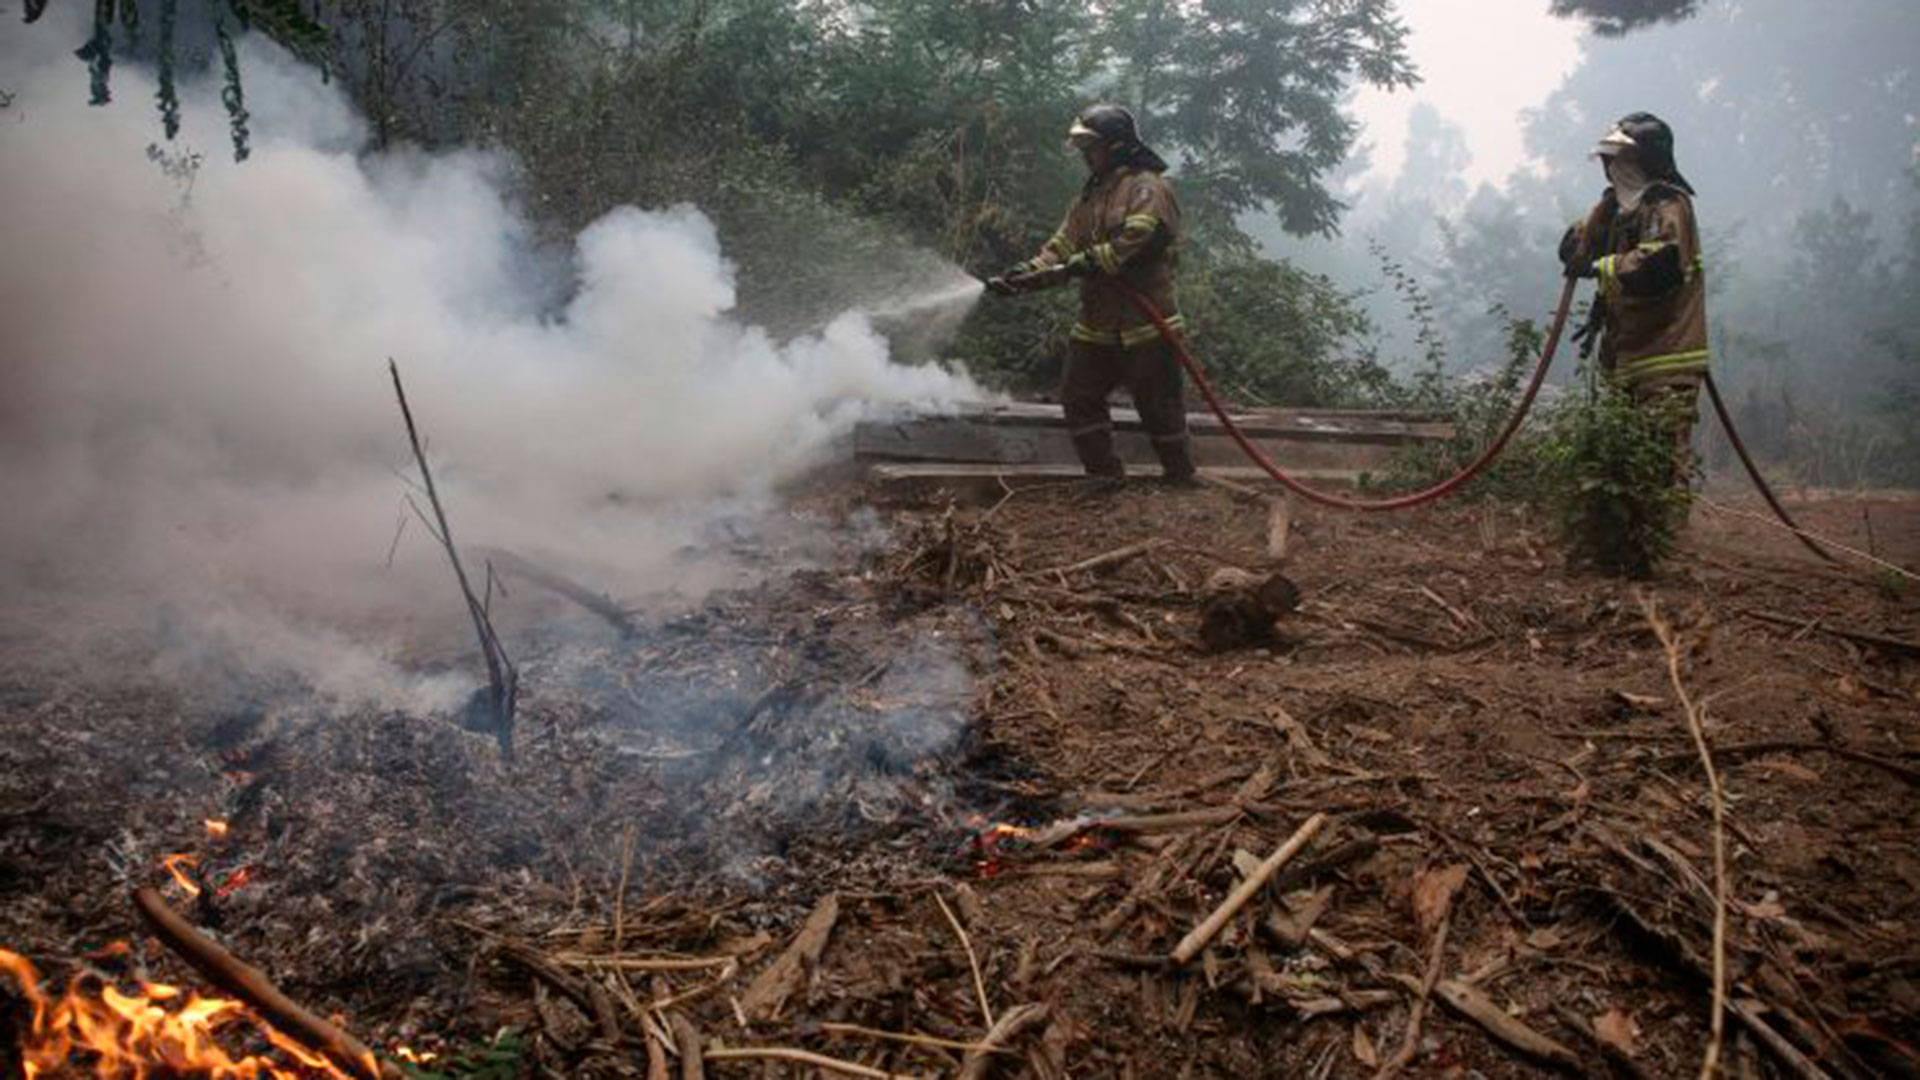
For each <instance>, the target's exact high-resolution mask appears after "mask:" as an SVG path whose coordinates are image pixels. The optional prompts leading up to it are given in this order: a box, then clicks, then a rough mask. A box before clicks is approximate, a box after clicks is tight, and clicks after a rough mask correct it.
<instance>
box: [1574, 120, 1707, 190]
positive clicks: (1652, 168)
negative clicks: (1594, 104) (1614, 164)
mask: <svg viewBox="0 0 1920 1080" xmlns="http://www.w3.org/2000/svg"><path fill="white" fill-rule="evenodd" d="M1628 149H1631V150H1632V151H1633V152H1634V155H1635V157H1637V158H1638V159H1639V162H1640V167H1641V168H1642V169H1645V170H1646V172H1647V175H1648V176H1651V177H1653V178H1654V179H1656V180H1665V181H1666V182H1668V183H1670V184H1673V185H1675V186H1677V187H1679V188H1680V189H1681V190H1682V191H1685V192H1686V193H1687V194H1689V195H1691V194H1693V185H1692V184H1689V183H1687V178H1686V177H1684V176H1681V175H1680V167H1679V165H1677V164H1676V163H1675V162H1674V159H1673V129H1672V128H1670V127H1668V126H1667V122H1666V121H1665V120H1662V119H1660V118H1659V117H1657V116H1655V115H1653V114H1652V113H1649V112H1637V113H1628V114H1627V115H1625V116H1623V117H1621V118H1620V119H1619V120H1617V121H1615V122H1614V125H1613V129H1612V130H1611V131H1608V132H1607V134H1606V136H1605V137H1604V138H1602V139H1601V140H1600V145H1599V147H1597V148H1596V149H1595V151H1594V152H1595V153H1597V154H1599V155H1600V156H1601V157H1611V156H1612V155H1614V154H1618V153H1620V152H1621V151H1622V150H1628Z"/></svg>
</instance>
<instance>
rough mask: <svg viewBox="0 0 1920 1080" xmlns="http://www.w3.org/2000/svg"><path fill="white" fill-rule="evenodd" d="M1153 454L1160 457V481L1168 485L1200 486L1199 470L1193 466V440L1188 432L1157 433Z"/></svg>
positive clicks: (1179, 486) (1177, 486) (1154, 438)
mask: <svg viewBox="0 0 1920 1080" xmlns="http://www.w3.org/2000/svg"><path fill="white" fill-rule="evenodd" d="M1153 454H1154V456H1155V457H1157V458H1159V459H1160V482H1161V483H1162V484H1165V485H1166V486H1168V487H1175V488H1195V487H1199V486H1200V476H1199V471H1198V470H1197V469H1195V468H1194V466H1193V442H1192V441H1191V440H1190V439H1188V438H1187V434H1186V432H1184V431H1183V432H1181V433H1180V434H1178V435H1155V436H1154V437H1153Z"/></svg>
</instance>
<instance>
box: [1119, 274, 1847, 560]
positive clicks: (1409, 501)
mask: <svg viewBox="0 0 1920 1080" xmlns="http://www.w3.org/2000/svg"><path fill="white" fill-rule="evenodd" d="M1118 284H1119V286H1120V288H1121V290H1122V291H1123V292H1124V293H1125V294H1126V297H1127V299H1128V300H1130V301H1132V302H1133V306H1134V307H1135V308H1137V309H1139V311H1140V314H1142V315H1145V316H1146V317H1147V319H1148V321H1150V322H1152V323H1153V326H1154V329H1156V330H1158V331H1160V336H1161V337H1162V338H1165V339H1166V341H1167V344H1169V345H1172V346H1173V353H1174V355H1175V356H1176V357H1178V358H1179V360H1180V366H1181V367H1184V368H1186V369H1187V374H1188V375H1190V376H1192V377H1193V382H1194V385H1195V386H1198V387H1199V388H1200V395H1201V396H1202V397H1204V398H1206V399H1207V405H1208V407H1210V408H1212V409H1213V414H1214V415H1215V416H1217V417H1219V418H1220V425H1221V426H1222V427H1224V428H1226V430H1227V434H1228V435H1230V436H1232V437H1233V441H1234V442H1236V443H1238V444H1239V446H1240V449H1241V450H1242V451H1243V452H1244V453H1245V454H1246V455H1247V457H1248V459H1249V460H1251V461H1252V462H1253V463H1254V464H1255V465H1258V466H1260V468H1261V469H1262V470H1264V471H1265V472H1266V474H1267V475H1268V476H1271V477H1273V478H1274V480H1276V481H1278V482H1279V483H1280V485H1281V486H1282V487H1284V488H1286V489H1287V490H1288V491H1291V492H1293V493H1294V494H1295V495H1298V496H1300V497H1301V498H1303V499H1306V500H1307V501H1308V502H1316V503H1319V504H1320V505H1322V506H1332V507H1336V508H1338V509H1341V510H1371V511H1381V510H1406V509H1408V508H1410V507H1415V506H1420V505H1422V504H1424V503H1430V502H1433V501H1434V500H1436V499H1441V498H1445V497H1446V496H1448V495H1451V494H1452V493H1453V492H1455V491H1458V490H1459V489H1460V488H1461V487H1463V486H1464V485H1466V484H1467V483H1469V482H1470V481H1472V480H1473V478H1474V477H1476V476H1479V475H1480V474H1481V473H1483V472H1485V471H1486V470H1487V467H1488V466H1490V465H1492V464H1493V462H1494V459H1496V458H1498V457H1499V456H1500V452H1501V451H1502V450H1504V449H1506V447H1507V443H1508V442H1509V441H1510V440H1511V439H1512V438H1513V436H1514V433H1515V432H1517V431H1519V430H1520V425H1521V424H1522V423H1523V422H1525V420H1526V418H1527V411H1528V410H1529V409H1531V408H1532V407H1533V399H1534V398H1535V397H1537V396H1539V393H1540V387H1541V386H1542V385H1543V384H1545V383H1546V381H1547V370H1548V369H1549V368H1551V367H1552V366H1553V354H1554V352H1555V351H1556V350H1557V349H1558V348H1559V346H1560V332H1561V331H1562V330H1564V329H1566V325H1567V312H1568V310H1569V309H1571V308H1572V306H1573V292H1574V287H1575V286H1576V285H1577V284H1578V282H1577V281H1576V280H1575V279H1573V278H1568V279H1567V280H1566V284H1565V285H1564V286H1563V287H1562V288H1561V290H1560V303H1559V306H1557V307H1556V308H1555V309H1554V312H1553V324H1552V325H1551V326H1550V327H1549V328H1548V329H1547V340H1546V344H1545V347H1544V348H1542V349H1541V350H1540V362H1539V364H1537V365H1535V367H1534V369H1533V378H1532V380H1531V381H1529V382H1528V383H1527V392H1526V393H1525V394H1522V395H1521V396H1520V404H1519V405H1517V406H1515V407H1514V410H1513V414H1512V415H1511V416H1509V417H1507V423H1506V426H1505V427H1502V428H1501V429H1500V434H1498V435H1496V436H1494V439H1493V441H1492V442H1490V443H1488V444H1487V446H1486V448H1485V449H1483V450H1481V451H1480V456H1478V457H1476V458H1474V459H1473V461H1472V462H1470V463H1468V465H1467V467H1466V468H1464V469H1461V470H1460V471H1459V472H1458V473H1455V474H1454V475H1453V476H1451V477H1448V478H1447V479H1445V480H1443V481H1441V482H1440V483H1438V484H1435V485H1433V486H1432V487H1430V488H1426V489H1424V490H1421V491H1415V492H1411V493H1409V494H1406V495H1395V496H1392V497H1390V498H1385V499H1349V498H1347V497H1346V496H1343V495H1332V494H1329V493H1327V492H1324V491H1316V490H1315V489H1313V488H1310V487H1308V486H1307V485H1305V484H1303V483H1301V482H1300V481H1298V480H1296V479H1294V478H1293V477H1291V476H1289V475H1287V471H1286V470H1285V469H1282V468H1281V467H1280V466H1279V464H1278V463H1277V462H1275V461H1274V460H1273V459H1272V458H1270V457H1268V456H1267V454H1266V451H1264V450H1262V449H1260V447H1258V446H1257V445H1255V444H1254V442H1253V440H1251V439H1249V438H1247V436H1246V433H1245V432H1242V431H1241V430H1240V425H1239V424H1236V423H1235V422H1234V420H1233V417H1232V416H1231V415H1229V414H1228V412H1227V406H1226V404H1225V403H1224V402H1222V401H1221V400H1220V395H1219V394H1218V393H1216V392H1215V391H1214V389H1213V383H1212V382H1211V381H1210V380H1208V378H1207V373H1206V372H1205V371H1203V370H1201V368H1200V362H1199V361H1197V360H1195V359H1194V358H1193V354H1192V353H1191V352H1188V351H1187V344H1186V341H1185V340H1184V339H1182V338H1181V336H1180V331H1178V330H1176V329H1174V328H1173V327H1172V326H1171V325H1169V324H1168V322H1167V320H1166V318H1165V317H1164V316H1162V315H1161V314H1160V312H1159V311H1158V310H1157V309H1156V308H1155V307H1154V306H1153V301H1151V300H1148V299H1147V298H1146V297H1145V296H1144V295H1142V294H1141V292H1140V290H1138V289H1136V288H1134V287H1133V286H1132V285H1130V284H1128V283H1127V282H1126V281H1124V280H1122V281H1118ZM1706 384H1707V394H1708V396H1709V397H1710V398H1711V399H1712V401H1713V411H1714V413H1715V414H1716V415H1718V416H1719V418H1720V426H1721V427H1722V428H1723V429H1724V430H1725V431H1726V433H1727V441H1728V442H1729V443H1731V444H1732V445H1733V450H1734V453H1736V454H1738V455H1739V457H1740V464H1742V465H1744V466H1746V469H1747V476H1748V477H1750V478H1751V479H1752V480H1753V486H1754V487H1756V488H1758V489H1759V491H1760V494H1761V496H1762V497H1764V498H1765V499H1766V501H1767V505H1768V506H1769V507H1771V508H1772V509H1773V512H1774V514H1775V515H1776V516H1778V517H1779V518H1780V520H1781V522H1782V523H1784V524H1785V525H1786V526H1787V528H1789V529H1791V530H1792V531H1793V535H1794V536H1795V537H1797V538H1798V539H1799V540H1800V542H1801V543H1802V544H1805V545H1806V546H1807V549H1808V550H1810V551H1812V552H1813V553H1814V554H1815V555H1818V556H1820V557H1821V558H1822V559H1825V560H1827V561H1828V562H1830V563H1837V562H1839V560H1838V559H1836V558H1835V557H1834V556H1833V554H1832V553H1831V552H1829V551H1827V549H1826V548H1824V547H1822V546H1821V545H1820V544H1819V543H1818V542H1817V541H1815V540H1814V539H1813V537H1812V536H1810V535H1809V534H1808V533H1807V531H1806V530H1804V529H1802V528H1801V527H1800V525H1799V524H1798V523H1797V522H1795V521H1794V520H1793V516H1792V515H1790V514H1788V513H1787V508H1786V507H1784V506H1782V505H1780V500H1779V499H1777V498H1775V497H1774V494H1773V489H1772V488H1771V487H1769V486H1768V485H1767V481H1766V479H1765V477H1763V476H1762V475H1761V473H1760V469H1759V467H1758V466H1757V465H1755V464H1754V462H1753V458H1752V457H1751V456H1750V455H1748V453H1747V448H1746V445H1745V444H1744V443H1743V442H1742V441H1741V439H1740V433H1739V431H1737V430H1736V429H1735V428H1734V426H1733V417H1732V415H1731V414H1729V413H1728V411H1727V406H1726V403H1725V402H1723V401H1722V400H1721V399H1720V388H1719V387H1718V386H1715V385H1714V382H1713V377H1712V376H1711V375H1709V376H1707V379H1706Z"/></svg>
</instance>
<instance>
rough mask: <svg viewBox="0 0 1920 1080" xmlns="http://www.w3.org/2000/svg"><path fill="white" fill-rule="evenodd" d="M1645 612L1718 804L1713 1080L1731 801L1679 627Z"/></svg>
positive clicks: (1720, 1024) (1721, 1007) (1707, 1079)
mask: <svg viewBox="0 0 1920 1080" xmlns="http://www.w3.org/2000/svg"><path fill="white" fill-rule="evenodd" d="M1640 607H1641V610H1642V611H1643V612H1644V613H1645V614H1646V617H1647V624H1648V625H1649V626H1651V627H1652V628H1653V632H1654V635H1655V636H1656V637H1658V638H1659V639H1660V646H1661V648H1662V649H1664V650H1665V651H1666V654H1667V679H1668V681H1670V682H1672V683H1673V692H1674V695H1675V697H1677V698H1678V699H1679V701H1680V707H1681V709H1682V710H1684V711H1685V713H1686V717H1687V730H1688V731H1689V732H1690V733H1691V734H1692V735H1693V745H1694V748H1695V749H1696V750H1698V751H1699V752H1700V767H1701V768H1702V769H1704V770H1705V771H1706V774H1707V793H1708V795H1709V796H1710V797H1711V799H1712V801H1713V1016H1712V1017H1711V1020H1710V1024H1709V1032H1710V1034H1709V1035H1708V1037H1707V1051H1706V1054H1705V1055H1704V1056H1703V1057H1702V1058H1701V1061H1700V1077H1701V1080H1713V1077H1714V1076H1715V1074H1716V1073H1717V1072H1718V1071H1719V1067H1720V1047H1721V1043H1722V1040H1723V1039H1724V1038H1725V1036H1726V1007H1727V830H1726V813H1727V811H1726V800H1725V798H1724V797H1723V796H1722V795H1721V792H1720V774H1719V772H1718V771H1716V770H1715V769H1714V767H1713V751H1712V750H1710V749H1709V748H1708V747H1707V733H1706V727H1705V721H1706V717H1705V716H1704V715H1703V713H1704V711H1705V710H1704V709H1703V708H1702V707H1701V706H1700V705H1699V704H1697V703H1696V702H1695V701H1694V699H1693V695H1692V694H1691V693H1689V692H1688V691H1687V685H1686V682H1685V681H1684V680H1683V679H1681V677H1680V655H1681V654H1680V643H1679V640H1678V638H1677V637H1676V636H1675V634H1674V631H1673V628H1672V627H1671V626H1669V625H1667V622H1666V620H1664V619H1662V618H1661V617H1660V612H1659V609H1658V608H1657V607H1656V606H1655V604H1654V602H1653V599H1652V598H1651V597H1649V596H1646V595H1645V594H1642V595H1641V597H1640Z"/></svg>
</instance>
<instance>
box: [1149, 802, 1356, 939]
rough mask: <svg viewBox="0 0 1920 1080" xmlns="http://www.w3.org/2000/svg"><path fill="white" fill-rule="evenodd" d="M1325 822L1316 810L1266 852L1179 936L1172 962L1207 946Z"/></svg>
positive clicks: (1317, 832)
mask: <svg viewBox="0 0 1920 1080" xmlns="http://www.w3.org/2000/svg"><path fill="white" fill-rule="evenodd" d="M1326 823H1327V815H1325V814H1315V815H1313V816H1312V817H1310V818H1308V819H1307V820H1306V823H1305V824H1303V825H1301V826H1300V827H1299V828H1298V829H1296V830H1294V833H1293V835H1292V836H1290V837H1288V838H1287V842H1286V843H1284V844H1281V845H1280V847H1279V848H1277V849H1276V850H1275V851H1274V853H1273V854H1271V855H1269V856H1267V860H1266V861H1265V862H1263V863H1261V864H1260V866H1259V868H1258V869H1256V870H1254V872H1253V873H1251V874H1248V875H1247V878H1246V880H1245V881H1242V882H1241V883H1240V884H1239V886H1238V887H1236V888H1235V889H1234V890H1233V892H1231V893H1229V894H1227V898H1226V899H1225V900H1223V901H1221V902H1220V906H1219V907H1217V908H1215V909H1214V910H1213V914H1211V915H1208V916H1207V917H1206V919H1205V920H1204V921H1202V922H1201V923H1200V925H1198V926H1196V927H1194V928H1193V929H1192V930H1191V931H1190V932H1188V934H1187V936H1186V937H1184V938H1182V939H1181V941H1180V944H1179V945H1176V946H1175V947H1174V950H1173V954H1172V960H1173V963H1174V964H1175V965H1176V966H1177V965H1180V964H1185V963H1186V962H1188V961H1189V960H1192V959H1193V958H1194V957H1195V956H1197V955H1199V952H1200V950H1201V949H1204V948H1206V947H1207V942H1209V941H1212V940H1213V938H1214V935H1216V934H1218V933H1219V932H1220V929H1221V928H1222V927H1224V926H1226V925H1227V922H1228V920H1230V919H1232V918H1233V917H1234V916H1235V915H1236V914H1238V913H1239V911H1240V909H1241V908H1243V907H1245V906H1246V905H1247V901H1249V900H1251V899H1253V898H1254V896H1255V895H1256V894H1258V893H1259V892H1260V890H1261V889H1263V888H1265V887H1266V884H1267V882H1268V881H1271V880H1272V879H1273V875H1275V874H1277V873H1279V872H1280V868H1281V867H1282V866H1285V865H1286V864H1287V860H1288V859H1291V858H1293V857H1294V856H1295V855H1297V854H1299V853H1300V849H1301V848H1304V847H1306V846H1307V844H1308V843H1309V842H1310V841H1312V840H1313V838H1314V837H1315V836H1316V835H1318V834H1319V832H1320V829H1321V827H1322V826H1324V825H1326Z"/></svg>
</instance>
